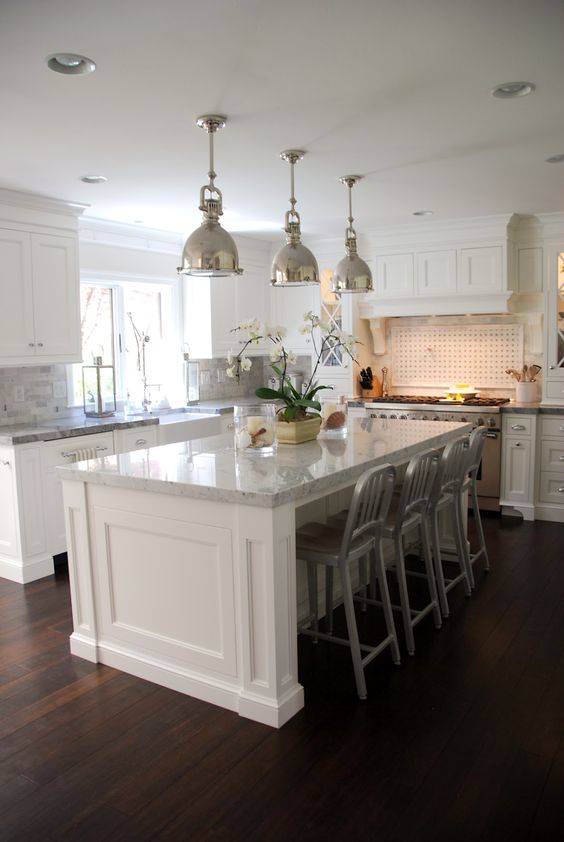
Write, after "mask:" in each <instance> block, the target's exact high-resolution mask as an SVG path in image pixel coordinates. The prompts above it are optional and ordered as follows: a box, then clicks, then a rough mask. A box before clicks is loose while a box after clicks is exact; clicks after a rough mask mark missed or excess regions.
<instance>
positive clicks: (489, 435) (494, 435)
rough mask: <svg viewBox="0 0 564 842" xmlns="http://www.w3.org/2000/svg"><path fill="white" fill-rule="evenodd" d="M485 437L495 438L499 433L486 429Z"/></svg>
mask: <svg viewBox="0 0 564 842" xmlns="http://www.w3.org/2000/svg"><path fill="white" fill-rule="evenodd" d="M486 438H487V439H497V438H499V433H497V432H494V431H493V430H488V432H487V433H486Z"/></svg>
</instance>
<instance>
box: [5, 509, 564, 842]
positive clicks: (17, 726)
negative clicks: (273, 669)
mask: <svg viewBox="0 0 564 842" xmlns="http://www.w3.org/2000/svg"><path fill="white" fill-rule="evenodd" d="M485 528H486V533H487V541H488V546H489V550H490V557H491V562H492V572H491V573H490V574H489V575H484V574H483V572H482V570H481V569H479V570H478V571H477V587H476V591H475V593H474V594H473V596H472V597H471V598H470V599H465V597H464V594H463V593H462V591H461V589H457V591H454V592H453V593H452V594H451V606H452V614H451V617H450V618H449V619H448V621H446V623H445V624H444V627H443V629H442V630H441V631H436V630H435V629H434V628H433V625H432V622H431V621H429V622H427V621H425V623H423V624H422V625H421V626H419V627H418V628H417V629H416V644H417V653H416V656H415V657H414V658H408V657H407V656H405V657H404V658H403V663H402V666H401V667H394V666H393V664H392V663H391V658H390V657H389V656H388V655H387V654H384V655H382V656H381V657H380V658H379V659H377V660H376V661H375V662H374V663H373V664H371V666H370V667H369V669H368V670H367V680H368V693H369V698H368V701H367V702H365V703H360V702H358V701H357V699H356V697H355V690H354V679H353V675H352V668H351V666H350V658H349V653H348V651H347V650H345V649H342V648H341V647H337V646H330V645H327V644H324V643H320V644H319V645H318V646H316V647H314V646H313V645H312V643H311V641H310V640H300V679H301V681H302V683H303V684H304V686H305V690H306V708H305V709H304V710H303V711H302V712H301V713H300V714H299V715H298V716H296V717H295V718H294V719H293V720H292V721H291V722H289V723H287V725H286V726H284V728H282V729H281V730H279V731H275V730H273V729H270V728H267V727H265V726H262V725H259V724H257V723H254V722H250V721H248V720H245V719H241V718H240V717H238V716H237V715H236V714H233V713H229V712H227V711H223V710H221V709H220V708H216V707H213V706H211V705H208V704H205V703H203V702H199V701H196V700H194V699H190V698H188V697H186V696H182V695H180V694H179V693H175V692H173V691H171V690H166V689H164V688H161V687H158V686H156V685H153V684H149V683H148V682H146V681H142V680H140V679H137V678H133V677H131V676H128V675H125V674H123V673H119V672H117V671H115V670H113V669H110V668H108V667H103V666H97V665H94V664H90V663H88V662H86V661H83V660H80V659H79V658H73V657H71V656H70V655H69V652H68V635H69V634H70V632H71V618H70V604H69V592H68V579H67V574H66V570H65V568H61V567H59V568H57V573H56V576H55V577H51V578H48V579H45V580H42V581H39V582H36V583H32V584H30V585H27V586H25V587H23V586H21V585H17V584H14V583H11V582H7V581H5V580H0V630H1V638H0V641H1V642H0V658H1V660H0V839H1V840H2V841H3V842H8V840H17V841H18V842H20V840H21V841H22V842H25V840H41V841H42V842H43V840H45V842H48V840H80V842H88V840H97V841H99V842H101V840H106V839H108V840H110V839H111V840H112V842H119V840H125V842H127V840H136V842H142V840H149V839H159V840H161V839H162V840H212V839H217V840H229V842H236V840H243V839H244V840H252V842H264V840H286V839H291V840H296V842H300V840H324V842H325V840H341V839H348V840H381V842H388V840H394V842H396V840H397V842H399V840H410V842H411V841H412V840H451V839H452V840H457V842H465V840H472V842H474V841H475V840H492V842H493V841H494V840H495V842H500V841H501V840H512V842H518V841H519V840H545V839H546V840H557V839H562V838H564V524H547V523H535V524H526V523H522V522H521V521H520V520H517V519H509V518H506V519H500V518H498V517H487V518H485ZM362 622H363V624H365V625H366V629H365V630H364V631H365V633H370V629H371V624H372V623H373V622H375V621H374V620H373V618H372V617H371V615H370V614H369V615H368V616H366V617H363V618H362Z"/></svg>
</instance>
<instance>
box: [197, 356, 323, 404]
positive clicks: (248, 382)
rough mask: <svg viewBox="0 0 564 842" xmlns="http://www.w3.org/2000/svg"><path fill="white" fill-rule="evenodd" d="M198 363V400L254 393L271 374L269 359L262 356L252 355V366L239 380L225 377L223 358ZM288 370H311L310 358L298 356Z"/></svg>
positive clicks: (266, 382) (225, 366)
mask: <svg viewBox="0 0 564 842" xmlns="http://www.w3.org/2000/svg"><path fill="white" fill-rule="evenodd" d="M198 362H199V364H200V400H201V401H209V400H222V399H226V398H242V397H246V396H248V395H254V393H255V390H256V389H258V388H259V387H260V386H267V385H268V378H269V377H271V376H272V375H273V371H272V369H271V368H270V359H269V357H267V356H264V357H252V362H253V365H252V368H251V370H250V371H244V372H242V373H241V379H240V381H239V382H237V381H236V380H233V379H232V378H230V377H227V375H226V373H225V370H226V368H227V362H226V360H225V358H222V357H219V358H214V359H201V360H198ZM288 370H289V372H290V373H291V372H292V371H301V372H303V374H304V375H308V374H309V373H310V372H311V360H310V358H309V357H298V361H297V363H296V364H295V365H294V366H291V367H290V368H289V369H288Z"/></svg>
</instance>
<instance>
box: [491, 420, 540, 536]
mask: <svg viewBox="0 0 564 842" xmlns="http://www.w3.org/2000/svg"><path fill="white" fill-rule="evenodd" d="M535 431H536V416H535V415H524V414H521V413H507V414H504V415H503V438H502V441H503V449H502V454H501V499H500V503H501V505H502V506H504V507H510V508H514V509H518V510H519V511H520V512H521V513H522V514H523V517H524V519H525V520H534V517H535V506H534V491H535V470H534V468H535Z"/></svg>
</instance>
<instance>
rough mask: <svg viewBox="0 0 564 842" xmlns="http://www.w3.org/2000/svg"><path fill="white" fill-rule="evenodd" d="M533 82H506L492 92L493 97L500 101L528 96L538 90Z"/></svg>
mask: <svg viewBox="0 0 564 842" xmlns="http://www.w3.org/2000/svg"><path fill="white" fill-rule="evenodd" d="M536 87H537V86H536V85H535V84H533V82H504V83H503V85H498V86H497V87H495V88H494V89H493V91H492V96H495V97H497V98H498V99H514V98H515V97H517V96H527V95H528V94H532V93H533V91H534V90H535V89H536Z"/></svg>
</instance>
